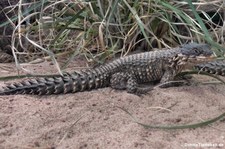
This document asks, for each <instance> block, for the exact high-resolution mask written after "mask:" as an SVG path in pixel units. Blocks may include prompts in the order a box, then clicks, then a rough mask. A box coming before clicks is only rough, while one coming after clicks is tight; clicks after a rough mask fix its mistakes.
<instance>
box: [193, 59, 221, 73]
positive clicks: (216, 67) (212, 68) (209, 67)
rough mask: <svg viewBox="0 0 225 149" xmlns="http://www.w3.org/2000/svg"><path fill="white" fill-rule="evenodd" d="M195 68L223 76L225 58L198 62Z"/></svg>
mask: <svg viewBox="0 0 225 149" xmlns="http://www.w3.org/2000/svg"><path fill="white" fill-rule="evenodd" d="M195 69H197V70H199V71H204V72H208V73H211V74H216V75H221V76H225V60H217V61H212V62H208V63H203V64H198V65H196V66H195Z"/></svg>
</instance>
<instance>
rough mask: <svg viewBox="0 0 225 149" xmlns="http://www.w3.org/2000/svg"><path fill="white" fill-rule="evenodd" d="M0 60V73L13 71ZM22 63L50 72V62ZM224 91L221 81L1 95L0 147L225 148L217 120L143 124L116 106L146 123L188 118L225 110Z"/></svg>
mask: <svg viewBox="0 0 225 149" xmlns="http://www.w3.org/2000/svg"><path fill="white" fill-rule="evenodd" d="M4 66H5V67H4V68H6V66H7V69H2V70H1V76H6V75H12V74H16V71H15V70H13V71H12V70H11V69H9V68H8V66H11V67H13V65H11V64H8V65H4ZM75 66H76V64H75ZM83 66H84V65H83ZM1 68H3V66H2V65H1ZM27 68H28V69H29V70H35V71H37V72H39V73H41V72H43V73H44V72H54V67H53V66H52V65H50V64H49V63H42V64H41V65H40V64H39V65H32V66H27ZM73 69H74V68H73V67H72V66H71V67H70V68H69V69H68V71H71V70H73ZM196 78H198V80H201V81H206V80H211V78H207V77H199V76H197V77H195V79H194V80H196ZM0 85H1V86H3V85H4V82H1V84H0ZM224 97H225V86H224V85H218V84H217V85H212V84H210V85H192V86H183V87H174V88H168V89H157V90H153V91H151V92H149V93H148V94H146V95H143V96H136V95H133V94H128V93H126V92H125V91H116V90H113V89H111V88H103V89H97V90H93V91H86V92H79V93H76V94H66V95H51V96H30V95H16V96H14V95H12V96H1V97H0V105H1V106H0V148H19V149H20V148H21V149H22V148H71V149H73V148H81V149H82V148H104V149H105V148H168V149H169V148H200V146H203V148H218V147H212V145H214V146H215V145H221V148H225V125H224V121H222V120H221V121H219V122H216V123H214V124H213V125H212V126H206V127H202V128H196V129H184V130H158V129H146V128H144V127H142V126H140V125H138V124H136V123H134V122H133V121H132V119H131V117H130V116H129V115H127V114H126V113H125V112H124V111H122V110H121V109H119V108H117V107H122V108H125V109H127V110H128V111H129V112H130V113H132V115H133V116H135V117H136V118H137V119H139V120H140V122H143V123H146V124H151V125H180V124H190V123H196V122H200V121H202V120H206V119H211V118H214V117H216V116H218V115H220V114H222V113H223V112H225V98H224ZM208 146H211V147H208Z"/></svg>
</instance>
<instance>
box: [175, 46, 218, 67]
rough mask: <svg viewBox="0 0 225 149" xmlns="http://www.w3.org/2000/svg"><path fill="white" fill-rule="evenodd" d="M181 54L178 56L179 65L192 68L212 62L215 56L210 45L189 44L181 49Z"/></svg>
mask: <svg viewBox="0 0 225 149" xmlns="http://www.w3.org/2000/svg"><path fill="white" fill-rule="evenodd" d="M180 49H181V52H180V53H179V54H178V55H177V56H176V58H175V59H177V64H178V65H183V64H186V65H187V64H188V65H190V66H193V65H196V64H201V63H204V62H209V61H212V60H213V59H214V58H215V56H214V54H213V51H212V50H211V47H210V46H209V45H208V44H197V43H189V44H184V45H182V46H181V47H180Z"/></svg>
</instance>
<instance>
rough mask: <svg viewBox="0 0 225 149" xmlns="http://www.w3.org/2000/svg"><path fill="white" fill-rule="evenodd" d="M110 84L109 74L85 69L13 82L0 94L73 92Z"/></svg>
mask: <svg viewBox="0 0 225 149" xmlns="http://www.w3.org/2000/svg"><path fill="white" fill-rule="evenodd" d="M108 85H109V77H108V75H107V74H104V73H99V72H98V71H97V70H85V71H80V72H74V73H72V74H69V73H66V74H64V76H61V77H52V78H37V79H31V80H25V81H22V82H19V83H13V84H11V85H8V86H5V87H3V91H0V95H14V94H34V95H50V94H60V93H73V92H79V91H84V90H91V89H96V88H101V87H105V86H108Z"/></svg>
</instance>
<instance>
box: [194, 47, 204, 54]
mask: <svg viewBox="0 0 225 149" xmlns="http://www.w3.org/2000/svg"><path fill="white" fill-rule="evenodd" d="M193 51H194V53H195V54H196V55H200V54H201V53H202V52H201V50H199V49H196V48H194V49H193Z"/></svg>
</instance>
